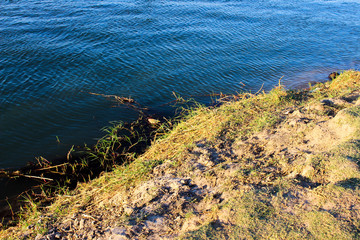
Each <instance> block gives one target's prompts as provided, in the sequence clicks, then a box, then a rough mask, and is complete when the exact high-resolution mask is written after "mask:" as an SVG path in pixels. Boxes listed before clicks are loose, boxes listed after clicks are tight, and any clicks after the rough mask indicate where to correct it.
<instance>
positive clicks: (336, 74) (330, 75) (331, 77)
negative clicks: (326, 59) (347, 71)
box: [328, 72, 340, 80]
mask: <svg viewBox="0 0 360 240" xmlns="http://www.w3.org/2000/svg"><path fill="white" fill-rule="evenodd" d="M339 75H340V74H339V73H338V72H332V73H330V74H329V76H328V78H329V79H330V80H334V79H335V78H337V76H339Z"/></svg>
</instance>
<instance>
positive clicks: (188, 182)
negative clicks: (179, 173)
mask: <svg viewBox="0 0 360 240" xmlns="http://www.w3.org/2000/svg"><path fill="white" fill-rule="evenodd" d="M180 183H181V184H182V185H190V183H191V179H181V181H180Z"/></svg>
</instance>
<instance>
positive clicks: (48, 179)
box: [19, 175, 54, 181]
mask: <svg viewBox="0 0 360 240" xmlns="http://www.w3.org/2000/svg"><path fill="white" fill-rule="evenodd" d="M19 176H23V177H27V178H35V179H41V180H46V181H54V179H51V178H46V177H38V176H31V175H19Z"/></svg>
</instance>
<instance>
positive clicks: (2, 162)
mask: <svg viewBox="0 0 360 240" xmlns="http://www.w3.org/2000/svg"><path fill="white" fill-rule="evenodd" d="M359 13H360V2H359V1H349V0H341V1H340V0H338V1H325V0H324V1H319V0H297V1H295V0H289V1H276V0H274V1H271V0H268V1H250V0H243V1H232V0H229V1H218V0H212V1H170V0H159V1H153V0H144V1H134V0H132V1H130V0H125V1H115V0H114V1H110V0H103V1H94V0H86V1H82V0H66V1H64V0H56V1H54V0H41V1H39V0H27V1H22V0H11V1H4V0H0V168H8V167H21V166H23V165H25V164H26V163H27V162H28V161H32V160H34V157H36V156H43V157H45V158H47V159H53V158H56V157H58V156H62V155H64V154H66V152H67V151H68V150H69V149H70V148H71V146H72V145H82V144H84V143H88V144H92V143H94V142H95V141H96V139H97V138H99V137H101V136H102V134H103V133H102V132H101V131H100V129H101V128H102V127H104V126H106V125H109V122H110V121H118V120H122V121H131V120H134V119H136V117H137V113H136V112H135V111H132V110H129V109H126V108H123V107H116V103H115V102H113V101H111V100H109V99H107V98H104V97H101V96H95V95H90V94H88V92H94V93H101V94H114V95H118V96H123V97H132V98H133V99H135V100H136V101H137V102H139V103H140V104H142V105H144V106H148V107H150V108H151V109H152V110H153V111H154V112H160V113H163V114H166V113H167V111H169V110H168V109H165V108H163V107H162V105H163V104H164V103H167V102H169V101H172V100H173V99H174V98H173V95H172V92H173V91H174V92H176V93H178V94H180V95H182V96H187V95H203V94H208V93H213V92H215V93H219V92H222V93H229V94H232V93H236V92H240V91H257V90H258V89H259V88H260V87H261V86H262V85H264V89H267V90H269V89H271V88H272V87H273V86H274V85H276V84H277V83H278V80H279V79H280V78H281V77H282V76H283V78H282V83H283V84H285V85H286V86H287V87H289V88H296V87H303V86H306V85H307V82H309V81H323V80H326V78H327V75H328V74H329V73H330V72H331V71H335V70H341V69H349V68H352V69H359V65H360V18H359ZM243 84H245V86H243ZM57 138H58V139H59V140H60V143H58V142H57Z"/></svg>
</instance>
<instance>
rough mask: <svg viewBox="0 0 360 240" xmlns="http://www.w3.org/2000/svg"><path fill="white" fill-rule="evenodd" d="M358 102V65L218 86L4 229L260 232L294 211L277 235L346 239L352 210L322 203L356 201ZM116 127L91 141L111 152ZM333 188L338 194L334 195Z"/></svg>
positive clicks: (129, 234) (104, 235)
mask: <svg viewBox="0 0 360 240" xmlns="http://www.w3.org/2000/svg"><path fill="white" fill-rule="evenodd" d="M359 106H360V72H356V71H345V72H344V73H343V74H342V75H340V76H338V77H337V78H335V79H334V80H332V81H330V82H326V83H319V84H316V85H315V86H312V87H310V89H307V90H296V91H295V90H285V89H284V88H283V87H282V86H281V85H280V86H278V87H275V88H274V89H273V90H272V91H270V92H269V93H265V92H259V93H257V94H251V93H244V94H241V95H233V96H232V97H229V96H227V97H225V98H224V99H223V102H222V104H220V105H219V106H217V107H204V106H197V107H194V108H190V109H189V110H188V111H187V112H186V114H184V115H183V116H182V117H181V119H180V120H179V121H176V122H167V124H165V125H164V124H163V125H161V128H160V130H158V131H157V132H156V134H155V135H154V139H153V140H150V143H151V145H149V146H150V147H148V148H147V147H145V148H146V150H144V152H143V153H142V154H139V155H138V156H134V155H132V156H130V159H131V161H127V164H125V165H116V166H115V168H114V169H113V171H112V172H107V173H106V172H105V173H103V174H101V175H100V176H99V177H97V178H95V179H93V180H91V181H90V182H88V183H80V184H78V186H77V187H76V188H75V189H74V190H68V189H63V190H62V191H63V192H62V194H59V195H57V197H56V198H53V199H52V204H51V205H46V206H44V205H43V204H41V202H39V203H34V202H30V206H31V205H33V204H35V206H37V207H36V208H35V209H31V208H28V209H27V210H26V214H27V215H29V216H30V217H27V218H26V219H24V220H23V221H22V222H20V225H18V226H17V227H14V228H8V230H5V231H4V232H3V233H2V234H10V235H11V234H15V235H16V236H22V237H26V236H27V237H36V236H38V237H40V238H41V237H51V236H60V237H70V238H75V239H83V238H84V237H85V236H86V237H90V235H91V236H92V237H96V238H97V239H108V238H109V237H122V238H123V239H138V238H139V239H141V238H147V237H153V238H159V239H163V238H166V237H180V238H182V239H194V238H195V239H196V238H197V237H199V236H204V234H205V233H206V236H207V235H208V234H210V236H213V237H218V238H223V237H226V236H227V237H229V236H243V237H245V238H254V237H255V238H260V239H262V238H263V237H264V236H262V235H261V234H262V233H261V232H267V231H269V234H268V235H267V236H269V235H272V236H279V235H278V234H285V233H284V231H285V229H286V226H288V222H289V221H291V222H292V223H293V225H292V229H288V230H286V231H285V232H286V234H285V235H284V236H283V237H285V238H294V237H295V236H298V237H300V236H301V237H305V238H310V239H311V236H312V237H313V238H319V236H320V238H321V236H325V235H326V234H330V235H329V236H333V237H336V236H349V239H351V238H352V237H351V236H353V237H354V236H358V234H360V233H359V232H358V230H356V229H355V228H356V227H355V225H354V223H355V222H356V221H358V220H360V214H357V213H354V214H353V215H351V217H350V219H351V221H350V220H349V221H348V222H344V221H342V220H341V219H342V215H341V216H340V215H331V216H330V215H329V216H328V215H326V216H325V215H324V213H323V212H322V210H321V209H324V208H325V207H329V205H326V201H334V205H331V206H330V208H331V209H339V210H341V211H342V212H344V214H345V213H346V214H347V213H348V212H351V211H352V210H351V209H350V208H349V207H350V206H348V205H346V204H347V202H356V201H360V199H358V195H359V196H360V192H358V191H360V190H359V188H358V179H360V172H359V169H358V167H356V166H355V165H356V162H354V161H355V160H352V159H356V156H357V155H356V154H357V153H356V152H358V150H359V148H358V146H357V145H356V142H357V141H358V140H359V139H360V108H359ZM114 133H115V132H114V128H112V129H108V135H107V136H106V137H104V138H103V140H104V141H103V142H101V143H100V144H98V145H97V146H95V148H94V149H97V150H100V151H98V154H95V155H96V156H97V157H99V156H100V157H103V158H104V159H107V160H110V162H111V156H113V157H115V158H116V157H118V156H117V153H118V152H117V150H118V149H116V147H115V148H113V149H116V150H115V151H112V152H106V149H108V147H109V146H115V145H114V144H112V141H111V140H114V139H117V137H118V135H117V131H116V134H115V135H114ZM130 142H131V141H130ZM109 143H110V144H109ZM354 144H355V145H354ZM131 148H132V144H131V145H130V149H131ZM104 152H106V154H102V153H104ZM108 153H110V154H108ZM121 153H123V154H124V156H126V157H129V154H127V152H121ZM353 153H354V154H355V155H354V154H353ZM346 154H350V155H346ZM351 154H352V155H351ZM354 164H355V165H354ZM335 193H336V194H335ZM289 194H290V195H289ZM309 194H310V195H309ZM324 194H325V195H326V196H328V197H326V198H325V199H323V198H322V196H323V195H324ZM333 194H335V195H333ZM340 195H344V196H345V195H346V196H347V197H346V198H340V199H337V198H336V197H334V196H340ZM287 196H292V197H291V198H288V197H287ZM314 199H315V200H316V201H314ZM345 200H346V201H345ZM322 201H325V203H324V204H325V205H323V203H322ZM306 202H308V203H306ZM305 203H306V204H305ZM335 203H336V204H335ZM309 204H310V205H309ZM176 206H177V207H176ZM45 209H46V212H43V211H44V210H45ZM244 210H246V211H245V212H244ZM329 211H330V210H329ZM331 211H335V210H331ZM331 211H330V213H331ZM247 212H248V213H249V214H250V215H247V214H245V213H247ZM23 214H25V211H24V212H23ZM314 214H315V215H314ZM39 216H40V217H39ZM41 216H42V217H41ZM89 216H90V217H89ZM314 216H316V217H315V218H314ZM89 219H92V220H91V221H90V220H89ZM312 219H316V221H317V222H319V223H318V224H320V225H321V224H323V225H321V226H322V227H314V226H315V225H314V224H315V222H313V221H312ZM328 219H331V222H328ZM34 221H42V222H43V223H41V224H35V225H33V224H32V223H33V222H34ZM158 221H160V222H158ZM81 222H82V224H81ZM273 222H277V223H278V225H277V226H276V227H274V226H273V225H272V223H273ZM304 222H307V223H308V224H309V225H304ZM245 223H246V227H245V228H244V226H245V225H244V224H245ZM69 224H70V225H69ZM249 224H250V225H249ZM339 224H340V225H343V226H346V228H342V227H341V228H339V227H338V226H340V225H339ZM21 226H30V227H28V228H27V230H25V231H24V230H21V231H20V229H22V227H21ZM324 226H327V228H323V227H324ZM258 228H260V229H262V230H261V231H260V232H259V231H255V229H258ZM323 229H324V231H325V232H324V231H322V230H323ZM204 231H205V232H204ZM254 231H255V232H254ZM233 234H236V235H233ZM324 234H325V235H324ZM15 235H14V236H15ZM0 236H2V235H1V233H0ZM3 236H7V235H3ZM261 236H262V237H261ZM295 238H296V237H295Z"/></svg>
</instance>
